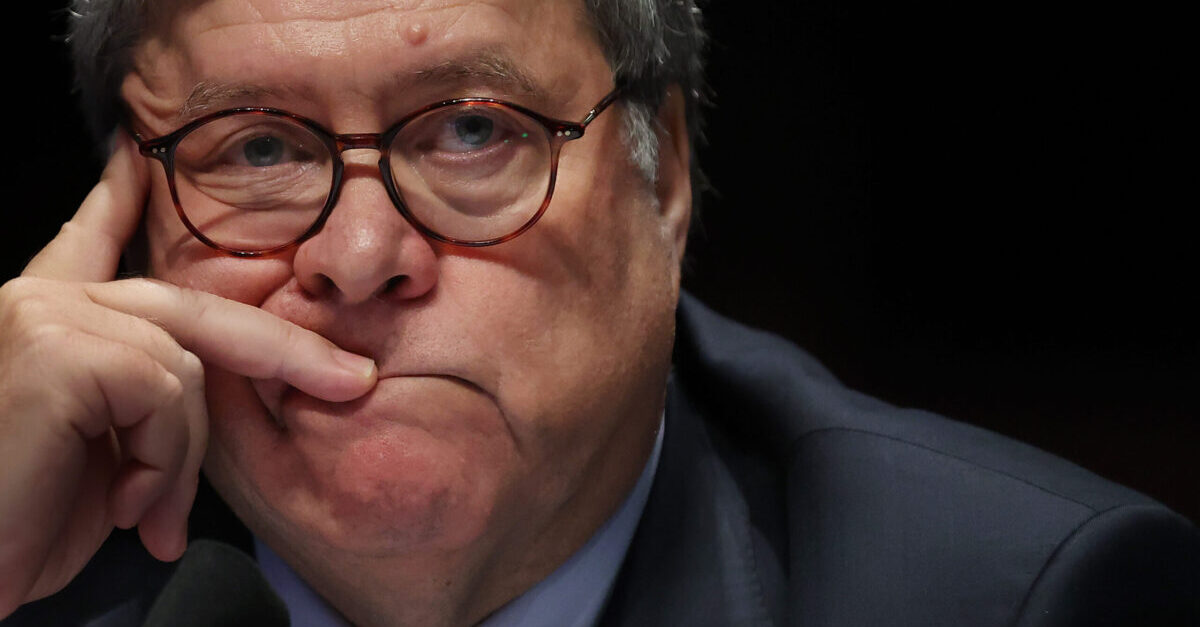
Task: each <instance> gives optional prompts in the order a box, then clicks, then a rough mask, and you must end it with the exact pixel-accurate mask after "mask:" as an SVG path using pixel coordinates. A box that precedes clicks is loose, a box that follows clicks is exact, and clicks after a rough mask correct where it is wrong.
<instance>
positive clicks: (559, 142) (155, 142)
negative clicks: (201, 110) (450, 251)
mask: <svg viewBox="0 0 1200 627" xmlns="http://www.w3.org/2000/svg"><path fill="white" fill-rule="evenodd" d="M620 96H621V88H620V87H619V86H618V87H617V88H615V89H613V90H612V91H611V92H609V93H608V95H606V96H604V98H602V99H601V100H600V102H598V103H596V106H594V107H592V108H591V110H589V111H588V113H587V115H586V116H584V118H583V120H581V121H580V122H568V121H566V120H556V119H554V118H550V117H547V116H544V115H542V114H540V113H537V112H536V111H532V110H530V109H527V108H525V107H522V106H521V105H517V104H513V103H511V102H506V101H503V100H497V99H495V98H455V99H452V100H443V101H441V102H435V103H433V104H430V105H427V106H425V107H421V108H420V109H417V110H416V111H413V112H412V113H409V114H407V115H405V116H404V117H403V118H401V119H400V121H399V122H396V123H395V124H393V125H392V126H391V127H390V128H388V129H387V130H386V131H384V132H382V133H347V134H342V135H338V134H335V133H331V132H330V131H328V130H326V129H325V128H324V127H323V126H321V125H320V124H318V123H317V122H314V121H312V120H310V119H308V118H305V117H303V116H300V115H296V114H295V113H291V112H289V111H284V110H282V109H273V108H269V107H238V108H234V109H225V110H222V111H217V112H215V113H211V114H208V115H205V116H202V117H200V118H197V119H196V120H193V121H191V122H189V123H187V124H185V125H184V126H182V127H180V128H179V129H177V130H175V131H174V132H172V133H169V134H167V135H163V136H162V137H155V138H153V139H143V138H142V137H141V136H140V135H138V134H137V133H133V137H134V139H135V140H136V141H137V144H138V150H139V152H141V153H142V155H143V156H145V157H149V158H151V159H155V160H157V161H158V162H160V163H162V166H163V169H164V170H165V171H166V175H167V185H168V187H169V188H170V190H171V199H172V200H173V201H174V203H175V212H176V213H177V214H178V215H179V219H180V220H181V221H182V222H183V224H184V226H186V227H187V229H188V231H190V232H191V234H192V235H193V236H195V238H196V239H198V240H200V241H201V242H203V243H204V244H205V245H207V246H209V247H211V248H214V249H216V250H219V251H221V252H223V253H227V254H230V255H234V256H237V257H260V256H267V255H272V254H275V253H279V252H283V251H285V250H288V249H290V248H292V247H294V246H296V245H298V244H300V243H301V242H303V241H304V240H307V239H308V238H310V237H312V236H314V235H316V234H317V233H318V232H319V231H320V230H321V228H322V227H323V226H324V225H325V221H326V220H327V219H328V218H329V215H330V214H331V213H332V212H333V208H334V207H335V206H336V205H337V201H338V196H339V194H340V193H341V189H342V173H343V170H344V169H345V163H344V162H343V161H342V153H343V152H345V151H347V150H357V149H372V150H378V151H379V173H380V176H381V177H382V178H383V182H384V187H386V188H387V192H388V196H390V197H391V199H392V203H393V204H395V206H396V209H398V210H399V211H400V214H401V215H403V216H404V219H405V220H407V221H408V223H409V224H411V225H413V227H415V228H416V229H417V230H418V231H420V232H421V233H423V234H424V235H425V236H426V237H429V238H431V239H434V240H437V241H439V242H444V243H447V244H451V245H454V246H468V247H480V246H493V245H495V244H500V243H503V242H507V241H509V240H511V239H513V238H515V237H517V236H518V235H520V234H522V233H524V232H525V231H528V230H529V229H530V227H532V226H533V225H534V224H536V223H537V221H538V220H539V219H541V217H542V214H544V213H545V212H546V208H547V207H549V206H550V198H551V197H552V196H553V195H554V183H555V180H556V178H557V173H558V155H559V151H560V150H561V149H562V147H563V144H565V143H567V142H568V141H572V140H576V139H579V138H580V137H583V133H584V131H585V130H586V129H587V127H588V125H589V124H591V123H592V121H593V120H595V119H596V118H597V117H598V116H599V115H600V114H601V113H603V112H604V110H605V109H607V108H608V107H609V106H610V105H611V104H612V103H613V102H615V101H616V100H617V99H618V98H620ZM462 104H488V105H498V106H501V107H505V108H507V109H510V110H512V111H515V112H517V113H520V114H522V115H524V116H526V117H528V118H530V119H532V120H534V121H535V122H537V123H538V124H540V125H541V126H542V128H544V129H545V131H546V139H547V140H548V141H549V144H550V179H549V184H548V185H547V187H546V195H545V197H544V198H543V199H542V204H541V206H540V207H539V208H538V210H537V212H536V213H534V214H533V216H532V217H530V218H529V219H528V220H526V221H525V223H524V224H522V225H521V226H519V227H517V228H516V229H515V230H514V231H512V232H510V233H507V234H505V235H501V236H498V237H493V238H490V239H485V240H465V239H458V238H454V237H449V236H446V235H442V234H441V233H438V232H437V231H434V230H433V229H431V228H429V227H428V226H426V225H425V224H424V223H422V222H421V221H420V220H418V219H417V218H416V216H414V215H413V214H412V212H410V211H409V209H408V207H407V206H405V204H404V201H403V198H402V196H401V195H400V190H399V189H398V188H397V186H396V183H395V181H394V180H393V178H392V169H391V165H390V156H389V155H390V148H391V144H392V140H394V139H395V138H396V135H397V134H399V133H400V131H401V129H403V128H404V126H405V125H406V124H408V123H409V122H411V121H412V120H415V119H417V118H418V117H420V116H422V115H424V114H426V113H429V112H430V111H434V110H437V109H441V108H444V107H451V106H455V105H462ZM247 113H249V114H254V115H263V116H274V117H282V118H287V119H290V120H292V121H293V122H296V123H298V124H300V125H302V126H304V127H306V128H307V129H308V130H310V131H312V133H313V134H314V135H316V136H317V137H319V138H320V139H321V141H322V142H324V144H325V147H326V148H327V149H328V150H329V155H330V157H331V159H330V161H331V162H332V164H333V177H332V182H331V186H330V190H329V198H328V199H327V200H326V201H325V206H324V207H323V208H322V209H321V213H320V215H318V216H317V219H316V220H315V221H314V222H313V224H312V226H310V227H309V228H308V230H306V231H305V232H304V233H303V234H301V235H300V236H299V237H296V238H295V239H293V240H292V241H290V242H288V243H286V244H282V245H279V246H273V247H270V248H266V249H262V250H240V249H236V248H230V247H228V246H224V245H222V244H219V243H217V242H214V241H213V240H211V239H209V238H208V237H206V236H205V235H204V234H203V233H202V232H200V229H198V228H197V227H196V226H195V225H194V224H192V222H191V220H189V219H188V217H187V214H186V213H184V210H183V206H182V205H181V204H180V202H179V193H178V191H177V189H176V185H175V149H176V148H177V147H178V146H179V142H181V141H182V140H183V138H184V137H186V136H187V135H188V134H189V133H191V132H192V131H194V130H196V129H197V128H199V127H201V126H203V125H205V124H207V123H209V122H212V121H213V120H217V119H220V118H224V117H228V116H231V115H239V114H247Z"/></svg>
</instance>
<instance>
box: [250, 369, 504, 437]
mask: <svg viewBox="0 0 1200 627" xmlns="http://www.w3.org/2000/svg"><path fill="white" fill-rule="evenodd" d="M253 386H254V388H255V390H256V392H257V393H258V396H259V398H260V399H261V400H262V402H263V405H264V406H265V407H266V408H267V411H268V412H269V413H270V415H271V416H272V418H274V421H275V423H276V425H277V426H279V427H280V429H281V430H283V431H288V432H292V433H293V434H298V433H308V432H313V433H324V434H331V433H332V431H335V430H344V429H346V428H350V427H351V426H352V425H353V426H354V428H363V427H367V428H372V427H379V426H381V425H384V424H387V423H402V424H407V425H411V426H415V427H421V428H426V429H439V428H443V427H445V425H444V424H440V423H439V420H444V419H446V418H447V417H449V416H447V414H451V415H452V414H455V413H456V412H462V411H471V412H474V411H478V410H479V409H480V407H479V406H478V405H477V403H478V402H479V401H486V402H488V404H491V405H493V407H494V403H493V402H492V401H493V400H494V399H492V397H491V395H490V394H488V393H487V392H486V391H484V390H483V389H482V388H480V387H479V386H478V385H476V384H474V383H472V382H470V381H467V380H466V379H463V378H461V377H459V376H456V375H450V374H441V373H429V374H425V373H422V374H410V373H404V374H400V373H390V374H384V375H383V376H380V377H379V380H378V382H377V383H376V384H375V387H374V388H373V389H372V390H371V391H370V392H368V393H367V394H365V395H363V396H362V397H359V398H357V399H354V400H352V401H347V402H342V403H335V402H330V401H325V400H322V399H319V398H316V397H313V396H310V395H308V394H305V393H304V392H301V391H300V390H298V389H296V388H294V387H292V386H290V385H288V384H286V383H284V382H283V381H280V380H277V379H276V380H255V381H253Z"/></svg>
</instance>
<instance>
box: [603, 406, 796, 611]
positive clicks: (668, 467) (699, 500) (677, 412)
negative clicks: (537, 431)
mask: <svg viewBox="0 0 1200 627" xmlns="http://www.w3.org/2000/svg"><path fill="white" fill-rule="evenodd" d="M757 535H758V534H757V532H756V531H755V530H754V529H752V525H751V516H750V513H749V510H748V507H747V503H746V500H745V499H744V498H743V496H742V494H741V490H740V489H739V486H738V483H737V479H735V477H734V476H733V475H732V473H731V472H730V469H729V468H728V467H727V466H726V465H725V463H724V462H723V460H722V459H721V458H720V457H719V456H718V455H717V454H716V452H715V451H714V443H713V441H712V438H711V437H710V434H709V433H708V432H707V431H706V429H705V427H704V424H703V422H702V421H701V419H700V417H699V415H698V412H697V410H696V408H695V407H693V406H692V404H691V403H690V402H689V399H688V398H687V396H686V395H684V394H683V393H682V392H681V391H680V390H679V388H678V387H677V386H675V385H674V384H672V385H671V387H670V389H669V391H668V398H667V427H666V434H665V439H664V442H663V453H662V460H661V462H660V465H659V469H658V474H657V476H656V477H655V481H654V487H653V489H652V490H651V493H650V499H649V501H648V503H647V505H646V511H645V512H644V514H643V515H642V520H641V523H640V524H639V526H638V531H637V533H636V535H635V536H634V539H633V543H632V545H631V546H630V549H629V553H628V555H627V556H626V559H625V563H624V565H623V566H622V569H621V574H620V575H619V576H618V579H617V582H616V585H615V586H614V589H613V594H612V597H611V599H610V602H609V605H608V607H607V609H606V611H605V613H604V615H603V617H602V618H601V620H600V623H599V624H600V625H602V626H604V627H616V626H622V625H690V626H704V625H714V626H716V625H722V626H724V625H770V624H774V623H775V622H776V621H773V620H772V616H771V611H770V610H768V608H769V607H772V606H774V603H773V601H772V600H771V599H769V598H768V597H770V596H774V591H775V590H776V589H777V588H778V586H779V585H781V581H782V577H778V578H777V577H771V578H769V579H770V581H764V578H763V577H762V576H761V573H759V572H757V570H756V567H755V564H756V547H758V548H760V549H761V547H762V546H765V544H764V543H762V542H760V541H759V540H760V538H758V537H756V536H757ZM768 570H769V569H768Z"/></svg>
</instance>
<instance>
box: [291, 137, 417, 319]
mask: <svg viewBox="0 0 1200 627" xmlns="http://www.w3.org/2000/svg"><path fill="white" fill-rule="evenodd" d="M355 153H358V154H356V155H354V157H355V158H351V155H350V154H347V155H344V162H345V169H344V173H343V182H342V187H341V190H340V194H339V196H338V199H337V206H336V207H334V209H333V212H332V213H330V214H329V218H328V219H327V220H326V222H325V225H324V226H323V227H322V228H321V230H320V232H318V233H317V234H316V235H314V236H313V237H311V238H309V239H308V240H306V241H305V242H303V243H302V244H301V245H300V246H299V247H298V248H297V249H296V254H295V257H294V258H293V261H292V265H293V271H294V273H295V276H296V279H297V281H298V282H299V283H300V286H301V287H302V288H304V290H305V291H306V292H308V293H309V294H312V295H313V296H316V297H319V298H327V299H333V300H336V301H338V302H339V303H340V304H357V303H361V302H364V301H367V300H369V299H372V298H382V299H387V300H408V299H415V298H420V297H421V296H423V295H425V294H426V293H428V292H429V291H430V290H431V289H433V286H434V285H435V284H436V283H437V271H438V259H437V255H436V253H435V252H434V250H433V247H432V245H431V244H430V242H429V241H428V240H427V239H426V238H425V237H424V236H422V235H421V234H420V233H419V232H418V231H417V230H416V229H414V228H413V227H412V225H410V224H409V223H408V222H407V221H406V220H405V219H404V216H402V215H401V214H400V212H399V211H397V210H396V207H395V205H393V204H392V201H391V198H390V197H389V196H388V193H387V190H386V189H385V187H384V184H383V181H382V180H381V178H380V173H379V169H378V167H377V166H376V164H374V163H368V162H367V159H366V157H367V156H368V155H370V154H371V151H355Z"/></svg>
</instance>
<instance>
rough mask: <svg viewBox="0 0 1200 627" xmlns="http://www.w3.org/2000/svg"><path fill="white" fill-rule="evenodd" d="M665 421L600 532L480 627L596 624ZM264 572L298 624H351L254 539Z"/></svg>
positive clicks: (646, 490)
mask: <svg viewBox="0 0 1200 627" xmlns="http://www.w3.org/2000/svg"><path fill="white" fill-rule="evenodd" d="M664 426H665V421H663V420H660V421H659V427H658V439H657V440H655V442H654V450H653V451H652V452H651V453H650V459H648V460H647V461H646V467H645V468H643V469H642V474H641V476H640V477H638V480H637V483H636V484H634V486H633V490H632V491H631V492H630V493H629V496H628V497H626V498H625V502H624V503H622V504H621V507H620V508H619V509H618V510H617V513H615V514H613V516H612V518H609V519H608V521H606V522H605V523H604V524H603V525H602V526H601V527H600V528H599V529H598V530H596V533H595V534H594V535H593V536H592V537H591V539H590V540H588V542H587V544H585V545H583V547H582V548H580V549H579V550H578V551H576V552H575V554H574V555H572V556H571V557H570V558H569V559H568V560H567V561H566V562H563V564H562V565H561V566H559V567H558V569H556V570H555V571H554V572H552V573H550V575H548V576H547V577H546V578H545V579H543V580H542V581H541V582H539V583H538V584H537V585H535V586H534V587H532V588H530V589H529V590H526V591H525V593H524V594H522V595H521V596H519V597H517V598H515V599H513V600H512V601H510V602H509V603H508V604H507V605H505V606H504V607H501V608H500V609H498V610H496V611H495V612H493V613H492V615H491V616H489V617H487V618H486V619H485V620H484V621H483V622H482V623H480V624H479V627H592V626H593V625H595V624H596V621H597V620H599V619H600V613H601V612H602V611H603V610H604V604H605V602H606V601H607V600H608V595H609V593H610V592H611V591H612V586H613V583H614V582H615V581H616V579H617V572H618V571H620V569H621V562H623V561H624V559H625V553H626V552H627V551H628V550H629V544H630V543H631V542H632V541H633V534H634V532H635V531H636V530H637V525H638V521H639V520H641V517H642V511H643V510H644V509H645V508H646V499H648V498H649V497H650V487H651V486H652V485H653V484H654V474H655V472H656V471H657V470H658V458H659V456H660V455H661V454H662V443H663V429H664ZM254 549H255V552H256V553H257V555H258V564H259V567H260V568H261V569H262V571H263V575H264V576H265V577H266V579H267V581H268V582H270V584H271V586H272V587H273V588H274V589H275V592H277V593H278V594H279V597H280V598H281V599H283V602H284V604H285V605H286V606H287V608H288V613H289V614H290V615H291V618H292V627H349V625H350V623H348V622H347V621H346V619H345V618H342V616H341V615H340V614H338V613H337V611H336V610H334V609H333V608H332V607H331V606H330V605H329V604H328V603H326V602H325V600H324V599H322V598H321V597H320V596H319V595H318V594H317V593H316V592H314V591H313V589H312V588H310V587H309V586H308V584H306V583H304V580H302V579H300V576H299V575H297V574H296V572H295V571H293V570H292V569H291V567H289V566H288V565H287V563H285V562H284V561H283V559H282V558H281V557H279V556H278V555H276V554H275V552H274V551H272V550H271V549H270V547H268V546H267V545H266V544H263V543H262V542H261V541H259V539H258V538H255V539H254Z"/></svg>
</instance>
